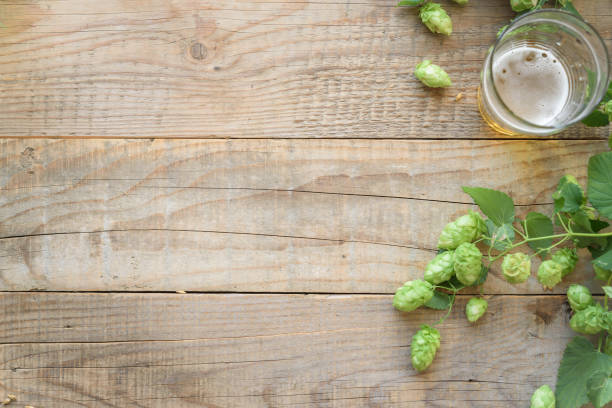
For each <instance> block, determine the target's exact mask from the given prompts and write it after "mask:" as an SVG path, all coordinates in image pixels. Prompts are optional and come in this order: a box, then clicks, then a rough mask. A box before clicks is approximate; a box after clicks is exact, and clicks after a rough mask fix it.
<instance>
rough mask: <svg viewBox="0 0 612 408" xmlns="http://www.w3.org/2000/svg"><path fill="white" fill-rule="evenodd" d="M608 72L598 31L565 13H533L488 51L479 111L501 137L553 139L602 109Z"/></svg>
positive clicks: (510, 27)
mask: <svg viewBox="0 0 612 408" xmlns="http://www.w3.org/2000/svg"><path fill="white" fill-rule="evenodd" d="M608 71H609V62H608V52H607V50H606V46H605V44H604V42H603V40H602V39H601V37H600V36H599V34H598V33H597V31H595V29H594V28H593V27H591V26H590V25H589V24H587V23H586V22H584V21H583V20H582V19H581V18H580V17H578V16H575V15H573V14H571V13H568V12H566V11H562V10H556V9H541V10H536V11H532V12H529V13H526V14H523V15H522V16H520V17H518V18H516V19H515V20H514V21H513V22H512V23H511V24H509V25H508V26H507V27H506V28H505V29H504V30H503V32H502V33H501V34H499V36H498V38H497V41H496V42H495V44H494V45H493V46H492V47H491V48H490V49H489V52H488V53H487V56H486V59H485V63H484V67H483V69H482V72H481V80H480V87H479V89H478V108H479V109H480V113H481V114H482V117H483V118H484V120H485V121H486V122H487V123H488V124H489V125H490V126H491V127H492V128H493V129H495V130H496V131H498V132H500V133H504V134H507V135H521V134H522V135H535V136H543V135H550V134H553V133H557V132H560V131H561V130H563V129H564V128H566V127H567V126H569V125H571V124H573V123H576V122H579V121H580V120H582V119H584V118H585V117H586V116H588V115H589V114H590V113H591V112H592V111H593V109H595V108H596V107H597V105H598V103H599V102H600V100H601V99H602V97H603V96H604V94H605V93H606V90H607V87H608V81H609V79H608V75H609V73H608Z"/></svg>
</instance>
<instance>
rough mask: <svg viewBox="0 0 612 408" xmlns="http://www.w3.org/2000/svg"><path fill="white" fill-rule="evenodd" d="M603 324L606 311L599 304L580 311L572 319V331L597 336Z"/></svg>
mask: <svg viewBox="0 0 612 408" xmlns="http://www.w3.org/2000/svg"><path fill="white" fill-rule="evenodd" d="M603 324H604V311H603V308H602V307H601V305H600V304H599V303H598V304H596V305H592V306H588V307H586V308H585V309H583V310H579V311H578V312H576V313H575V314H574V316H572V318H571V319H570V327H571V328H572V330H574V331H575V332H577V333H582V334H597V333H599V332H600V331H601V326H602V325H603Z"/></svg>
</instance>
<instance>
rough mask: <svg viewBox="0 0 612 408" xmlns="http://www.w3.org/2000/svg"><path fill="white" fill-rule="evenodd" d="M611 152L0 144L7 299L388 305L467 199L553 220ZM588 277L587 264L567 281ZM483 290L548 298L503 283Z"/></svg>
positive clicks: (561, 146)
mask: <svg viewBox="0 0 612 408" xmlns="http://www.w3.org/2000/svg"><path fill="white" fill-rule="evenodd" d="M605 148H606V147H605V142H594V141H490V140H487V141H467V140H464V141H455V142H453V143H448V142H445V141H391V140H387V141H368V140H351V141H342V140H337V141H334V140H296V141H290V140H283V141H272V140H252V141H249V140H241V141H197V142H196V141H187V140H182V141H170V140H154V141H149V140H146V141H102V140H100V141H93V140H81V141H77V140H64V141H59V140H58V141H54V140H36V141H34V140H21V141H19V140H12V141H11V140H5V141H3V142H0V185H1V186H2V194H1V195H0V256H1V257H2V258H1V259H2V264H1V265H0V269H1V270H0V273H1V274H0V278H1V280H0V288H1V289H3V290H30V289H42V290H85V291H90V290H102V291H108V290H151V291H174V290H191V291H240V292H263V291H268V292H323V293H330V292H352V293H392V292H394V290H395V288H396V287H397V285H398V284H401V283H402V282H404V281H406V280H408V279H413V278H416V277H420V276H422V271H423V268H424V266H425V265H426V264H427V262H429V260H430V259H431V258H432V256H433V254H434V249H435V246H436V242H437V238H438V234H439V232H440V231H441V229H442V228H443V226H444V225H445V224H446V223H447V222H449V221H450V220H451V219H453V218H454V217H457V216H458V215H460V214H462V213H465V212H466V211H467V210H468V209H469V208H472V206H471V204H470V199H469V197H467V196H466V195H465V194H463V193H462V192H461V191H460V188H459V186H461V185H465V184H467V185H479V186H484V187H491V188H496V189H501V190H504V191H506V192H508V193H510V194H511V195H512V196H513V197H514V198H515V200H516V202H517V204H520V207H518V211H519V213H522V214H524V213H525V212H527V211H529V210H533V209H536V210H539V211H544V212H546V211H549V210H550V205H549V204H548V203H549V202H550V194H551V192H552V190H553V189H554V187H555V185H556V183H557V180H558V178H559V177H560V176H561V175H562V174H564V173H566V172H569V173H572V174H575V175H576V176H578V177H579V179H580V180H581V181H582V182H584V176H585V171H586V168H585V164H586V161H587V158H588V157H589V156H590V155H592V154H593V153H595V152H598V151H601V150H603V149H605ZM585 256H586V255H585ZM591 274H592V272H591V269H590V267H589V266H588V263H587V262H586V261H585V262H583V263H581V264H580V265H579V267H578V271H577V272H576V273H575V274H574V275H572V277H571V279H570V280H569V282H571V281H575V280H577V281H583V280H586V281H587V283H588V281H589V279H590V276H591ZM588 284H589V285H591V284H590V283H588ZM594 287H595V286H594ZM597 287H598V286H597ZM485 290H487V291H488V292H489V293H540V292H541V287H540V285H539V284H538V283H537V282H535V280H532V281H530V282H529V283H527V284H525V285H518V286H512V285H509V284H507V283H505V281H504V280H503V279H502V278H501V277H500V275H499V273H497V272H494V273H493V274H492V275H491V278H490V279H489V281H488V283H487V286H486V287H485ZM557 290H558V293H564V291H565V286H560V287H559V288H558V289H557Z"/></svg>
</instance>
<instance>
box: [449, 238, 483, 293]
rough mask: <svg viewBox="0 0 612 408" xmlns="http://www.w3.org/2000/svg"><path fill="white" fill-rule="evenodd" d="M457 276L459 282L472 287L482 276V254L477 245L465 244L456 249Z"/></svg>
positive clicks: (455, 264) (455, 266)
mask: <svg viewBox="0 0 612 408" xmlns="http://www.w3.org/2000/svg"><path fill="white" fill-rule="evenodd" d="M454 269H455V275H456V276H457V279H459V282H461V283H463V284H464V285H466V286H471V285H473V284H474V283H476V281H477V280H478V278H480V275H481V274H482V253H481V252H480V250H479V249H478V248H477V247H476V245H474V244H471V243H469V242H464V243H463V244H461V245H459V246H458V247H457V249H455V262H454Z"/></svg>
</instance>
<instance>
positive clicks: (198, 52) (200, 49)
mask: <svg viewBox="0 0 612 408" xmlns="http://www.w3.org/2000/svg"><path fill="white" fill-rule="evenodd" d="M189 54H191V57H192V58H194V59H197V60H203V59H204V58H206V55H207V54H208V50H207V49H206V47H205V46H204V44H202V43H199V42H196V43H193V44H191V47H189Z"/></svg>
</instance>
